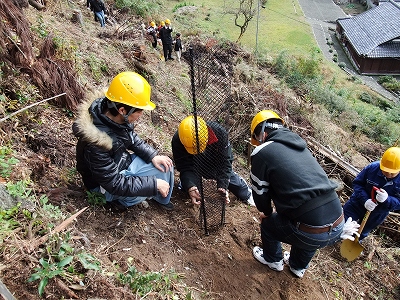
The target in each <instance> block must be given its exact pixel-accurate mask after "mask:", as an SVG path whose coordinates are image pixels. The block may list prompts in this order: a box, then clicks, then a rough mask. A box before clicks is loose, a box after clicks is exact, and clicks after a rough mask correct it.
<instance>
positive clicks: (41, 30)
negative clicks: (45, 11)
mask: <svg viewBox="0 0 400 300" xmlns="http://www.w3.org/2000/svg"><path fill="white" fill-rule="evenodd" d="M31 29H32V31H34V32H36V33H37V34H38V35H39V36H40V37H41V38H43V39H44V38H45V37H47V36H48V35H49V31H48V30H47V29H46V25H45V23H44V21H43V17H42V16H40V15H39V16H38V18H37V25H36V26H32V27H31Z"/></svg>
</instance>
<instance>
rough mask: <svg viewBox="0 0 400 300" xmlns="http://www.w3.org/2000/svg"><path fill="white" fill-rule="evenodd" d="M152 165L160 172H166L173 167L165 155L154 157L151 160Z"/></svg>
mask: <svg viewBox="0 0 400 300" xmlns="http://www.w3.org/2000/svg"><path fill="white" fill-rule="evenodd" d="M151 162H152V163H153V165H154V166H155V167H156V168H157V169H158V170H160V171H161V172H164V173H165V172H168V171H169V170H170V168H171V167H172V166H173V163H172V159H170V158H169V157H168V156H165V155H156V156H154V157H153V159H152V160H151Z"/></svg>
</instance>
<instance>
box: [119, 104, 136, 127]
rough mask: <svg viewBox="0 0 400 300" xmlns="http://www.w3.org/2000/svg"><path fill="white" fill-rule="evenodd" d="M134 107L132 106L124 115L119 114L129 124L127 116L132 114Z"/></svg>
mask: <svg viewBox="0 0 400 300" xmlns="http://www.w3.org/2000/svg"><path fill="white" fill-rule="evenodd" d="M135 109H136V108H135V107H132V108H131V109H130V110H129V111H128V113H127V114H126V115H124V114H121V115H122V116H123V117H124V121H125V123H127V124H130V123H129V121H128V118H129V116H130V115H131V114H133V112H134V111H135Z"/></svg>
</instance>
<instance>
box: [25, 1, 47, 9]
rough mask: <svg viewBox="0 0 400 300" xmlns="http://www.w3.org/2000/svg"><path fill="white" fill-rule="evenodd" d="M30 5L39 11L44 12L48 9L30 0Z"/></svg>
mask: <svg viewBox="0 0 400 300" xmlns="http://www.w3.org/2000/svg"><path fill="white" fill-rule="evenodd" d="M28 3H29V4H30V5H32V6H33V7H34V8H36V9H37V10H44V9H45V8H46V6H44V5H42V4H40V3H38V2H36V1H34V0H28Z"/></svg>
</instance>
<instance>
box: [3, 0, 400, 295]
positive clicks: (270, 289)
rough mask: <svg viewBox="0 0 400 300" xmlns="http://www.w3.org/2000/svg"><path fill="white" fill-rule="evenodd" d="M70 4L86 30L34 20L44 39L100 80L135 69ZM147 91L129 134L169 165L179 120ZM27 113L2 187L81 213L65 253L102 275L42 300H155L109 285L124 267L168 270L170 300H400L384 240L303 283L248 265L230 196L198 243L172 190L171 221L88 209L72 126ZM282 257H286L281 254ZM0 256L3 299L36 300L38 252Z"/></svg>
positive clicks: (54, 282)
mask: <svg viewBox="0 0 400 300" xmlns="http://www.w3.org/2000/svg"><path fill="white" fill-rule="evenodd" d="M85 2H86V1H85ZM79 3H80V5H81V6H82V11H83V15H84V17H85V18H86V19H87V21H86V22H87V23H88V25H86V27H85V31H82V30H79V29H77V26H76V25H74V24H72V23H70V22H67V21H66V18H64V17H63V14H64V13H59V12H57V11H56V10H54V9H53V10H49V11H48V12H47V13H46V12H43V13H41V14H42V15H43V17H44V19H45V20H47V21H49V20H51V22H52V24H53V26H54V31H56V32H58V33H60V32H63V34H64V37H66V38H68V39H71V40H75V41H79V42H78V43H80V47H81V49H82V51H84V52H92V53H94V54H96V56H97V57H99V58H102V59H105V60H106V61H107V62H108V64H109V67H110V69H109V71H110V73H112V72H113V71H115V70H123V69H124V68H134V66H137V65H138V64H137V60H136V62H135V60H128V59H126V60H125V59H124V51H123V50H124V49H122V50H121V53H113V55H111V56H110V55H107V51H105V50H104V49H107V46H108V45H109V44H110V43H112V42H113V41H112V40H110V39H107V36H108V35H112V34H115V31H114V30H115V28H109V27H107V28H106V29H104V30H103V29H101V28H100V27H99V26H98V23H95V22H94V21H93V20H92V19H93V17H92V14H91V13H90V12H88V11H86V9H85V7H84V3H83V2H79ZM26 13H27V15H28V17H29V19H30V20H31V22H32V23H33V24H36V20H37V16H38V15H39V13H38V12H37V11H36V10H34V9H33V8H32V7H29V8H28V9H27V10H26ZM110 27H111V26H110ZM139 35H140V34H139ZM143 45H144V46H143ZM148 45H149V43H148V41H146V40H144V41H142V42H141V46H142V48H141V49H142V50H143V53H142V54H143V55H144V57H145V58H146V66H147V68H149V69H150V70H153V71H154V72H155V73H158V74H160V73H161V75H163V76H165V77H168V76H172V77H173V78H174V79H175V80H180V79H179V78H180V77H182V74H185V73H186V74H187V71H188V68H187V65H185V63H182V65H180V64H178V63H177V62H176V61H174V62H172V63H169V64H166V63H164V62H162V61H161V60H160V59H159V54H158V52H155V51H153V50H152V49H151V48H150V47H149V46H148ZM132 46H133V44H132ZM136 46H137V45H136V44H135V47H136ZM125 53H126V52H125ZM88 74H89V73H87V74H85V76H87V78H86V82H85V83H84V84H85V87H86V88H87V90H88V91H89V92H90V91H92V92H95V91H96V90H101V89H103V88H104V87H105V86H106V85H107V80H109V79H110V78H106V77H105V78H103V79H101V80H100V81H98V80H94V79H93V78H91V77H89V75H88ZM268 76H269V75H268ZM162 89H164V90H162ZM155 90H156V92H157V96H158V97H157V98H158V100H159V105H158V109H159V110H158V113H155V114H152V115H150V114H145V115H144V117H143V119H142V120H140V122H139V124H138V125H137V127H136V130H137V131H138V132H139V134H141V135H142V136H143V137H146V139H147V140H148V141H149V142H151V143H152V144H153V145H155V146H156V148H158V149H159V150H160V152H161V153H164V154H167V155H170V156H171V152H170V150H169V142H170V140H169V137H171V136H172V134H173V133H174V132H175V130H176V128H177V124H178V122H179V120H180V119H181V117H182V116H183V112H179V111H176V110H173V111H172V112H171V108H173V107H174V105H176V104H175V103H174V102H173V100H171V98H168V97H166V95H167V94H168V93H169V91H170V90H171V87H168V86H167V85H164V86H160V87H157V86H155ZM87 95H89V93H88V94H87ZM89 96H90V97H91V95H89ZM166 112H170V114H167V113H166ZM29 113H30V117H29V118H26V117H21V118H14V119H10V120H8V121H7V122H6V123H5V125H4V124H3V126H2V127H1V130H2V134H3V138H2V143H3V144H6V142H12V143H13V147H14V148H15V149H16V150H17V151H18V159H19V160H20V164H19V165H18V166H17V168H16V169H15V171H14V174H13V175H12V178H14V179H21V178H33V179H34V185H35V192H36V193H37V194H38V195H41V194H46V195H47V196H48V197H49V199H50V201H51V203H52V204H54V205H59V206H60V207H61V208H62V209H63V211H65V213H66V215H68V214H72V213H74V212H76V211H78V210H79V209H82V208H84V207H86V206H89V208H88V209H87V210H86V211H84V212H83V213H82V214H81V215H80V216H79V217H78V218H77V220H76V222H74V223H73V226H70V228H69V230H70V232H71V234H72V235H73V236H74V243H75V246H76V247H83V248H84V249H85V250H86V251H88V252H90V253H91V254H93V255H94V256H95V257H97V258H98V259H99V260H100V261H101V267H102V271H101V272H93V271H89V272H87V273H85V278H84V279H83V284H84V288H83V289H76V288H71V283H73V280H67V279H66V278H61V277H59V278H57V279H51V280H50V281H49V283H48V285H47V287H46V288H45V292H44V297H43V298H45V299H110V300H111V299H112V300H114V299H115V300H117V299H145V298H146V299H159V298H157V295H154V294H149V295H147V296H146V297H143V298H140V297H138V296H137V295H135V294H134V293H133V292H132V291H131V290H130V289H129V287H128V286H126V285H123V284H121V283H120V282H118V280H116V277H115V274H116V273H117V272H126V270H127V269H128V267H129V266H130V265H134V266H135V267H136V268H137V269H138V270H139V271H140V272H146V271H160V272H164V271H168V270H171V269H173V270H174V271H175V272H177V273H179V274H181V275H182V280H181V281H180V282H178V283H176V284H174V290H175V292H176V294H177V295H179V299H221V300H222V299H224V300H226V299H242V300H251V299H254V300H256V299H257V300H259V299H282V300H300V299H400V285H399V276H400V266H399V258H400V252H399V250H398V249H399V248H398V246H399V245H397V246H396V242H395V241H394V240H392V239H390V237H388V235H387V234H385V235H381V236H379V235H378V234H376V235H371V236H370V237H369V238H368V239H366V241H365V251H364V252H363V254H362V255H361V257H360V258H359V259H357V260H355V261H354V262H351V263H349V262H347V261H345V260H344V259H343V258H342V257H341V256H340V253H339V245H335V246H332V247H327V248H324V249H321V250H320V251H318V252H317V254H316V255H315V257H314V258H313V260H312V262H311V265H310V268H309V270H308V271H307V272H306V274H305V276H304V278H302V279H297V278H294V276H293V275H292V274H291V272H290V271H289V269H288V267H285V269H284V270H283V272H275V271H272V270H270V269H269V268H268V267H266V266H264V265H262V264H260V263H259V262H257V261H256V260H255V259H254V258H253V256H252V248H253V247H254V246H255V245H260V244H261V240H260V235H259V225H258V211H257V209H256V208H254V207H249V206H247V205H245V204H243V203H241V202H239V201H238V200H236V199H234V197H233V196H232V195H231V203H230V204H229V205H228V206H227V208H226V217H225V224H224V226H222V227H221V228H220V229H219V230H217V231H215V232H211V233H210V234H209V235H205V233H204V229H203V228H202V227H201V225H200V223H199V211H198V209H197V208H196V207H193V205H192V204H191V203H190V201H189V199H188V197H187V195H186V194H184V193H183V192H181V191H179V190H178V189H177V188H175V189H174V192H173V196H172V203H173V204H174V206H175V209H174V210H173V211H171V212H168V211H164V210H162V209H161V208H160V207H159V206H158V205H157V204H156V203H153V202H149V207H148V208H144V207H142V206H140V205H139V206H135V207H132V208H130V209H129V210H128V211H126V212H124V213H114V212H112V211H110V210H107V209H105V208H104V207H101V206H93V205H88V201H87V197H86V193H85V191H84V189H83V187H82V183H81V181H80V178H79V176H76V175H75V176H72V177H71V175H70V173H69V170H71V169H72V168H74V166H75V143H76V141H75V139H74V137H73V135H72V132H71V125H72V122H73V120H74V118H73V117H71V116H70V114H69V112H68V111H66V110H65V109H62V108H57V107H55V106H52V105H46V106H41V107H36V108H33V109H32V110H30V112H29ZM160 116H161V118H160ZM162 116H164V118H162ZM154 120H157V127H155V126H153V125H152V122H153V123H154ZM246 159H247V158H246V157H245V156H244V155H243V154H241V153H237V154H236V160H235V162H234V168H235V170H236V171H237V172H238V173H240V174H241V175H242V176H243V177H245V178H248V174H249V171H248V168H247V166H246V163H245V162H246ZM177 178H178V174H176V179H177ZM377 233H378V232H377ZM10 239H11V240H13V241H14V242H13V243H11V244H12V245H14V246H15V245H22V244H23V243H29V239H28V238H27V237H26V235H25V234H24V233H22V232H20V233H15V234H14V235H13V236H12V237H10ZM18 241H20V243H18ZM284 247H285V249H290V246H288V245H284ZM7 250H10V249H9V248H7ZM3 251H4V252H3V253H2V254H1V261H0V277H1V280H2V281H3V282H4V283H5V284H6V286H7V287H8V289H9V290H10V291H11V292H12V293H13V294H14V295H15V297H16V298H17V299H32V300H34V299H42V298H40V297H39V296H38V293H37V284H38V282H37V281H36V282H32V283H27V279H28V278H29V277H30V275H31V274H32V272H33V271H32V270H33V268H35V267H37V266H38V260H39V258H40V257H41V256H42V255H43V253H45V249H43V248H42V247H38V248H37V249H35V251H33V252H31V253H28V252H27V251H25V248H24V247H22V246H20V247H19V248H18V247H17V246H15V248H13V251H6V250H5V249H3ZM130 258H132V259H130ZM187 290H191V291H192V298H185V294H186V291H187ZM165 299H166V298H165ZM169 299H172V298H169ZM174 299H177V298H174Z"/></svg>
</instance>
